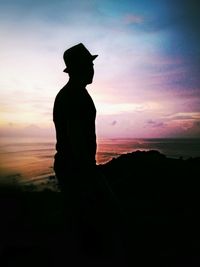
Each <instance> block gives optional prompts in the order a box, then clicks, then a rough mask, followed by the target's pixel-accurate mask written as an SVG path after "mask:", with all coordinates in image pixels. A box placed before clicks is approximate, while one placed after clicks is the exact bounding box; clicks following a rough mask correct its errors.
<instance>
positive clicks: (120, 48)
mask: <svg viewBox="0 0 200 267" xmlns="http://www.w3.org/2000/svg"><path fill="white" fill-rule="evenodd" d="M199 12H200V4H199V1H197V0H182V1H181V0H151V1H150V0H135V1H134V0H132V1H130V0H123V1H121V0H73V1H71V0H57V1H53V0H34V1H33V0H0V36H1V42H0V69H1V75H0V136H26V135H29V136H32V135H41V136H55V130H54V125H53V121H52V109H53V103H54V99H55V96H56V94H57V93H58V92H59V90H60V89H61V88H62V87H63V86H64V85H65V84H66V83H67V81H68V75H67V74H66V73H64V72H63V69H64V68H65V64H64V61H63V52H64V51H65V50H66V49H68V48H69V47H71V46H73V45H76V44H78V43H80V42H81V43H83V44H84V45H85V46H86V47H87V48H88V49H89V51H90V52H91V54H98V57H97V58H96V59H95V61H94V68H95V76H94V79H93V83H92V84H91V85H88V86H87V90H88V92H89V93H90V95H91V96H92V98H93V100H94V102H95V105H96V109H97V119H96V130H97V136H98V137H109V138H170V137H171V138H179V137H181V138H183V137H200V75H199V69H200V34H199V33H200V32H199V31H200V17H199Z"/></svg>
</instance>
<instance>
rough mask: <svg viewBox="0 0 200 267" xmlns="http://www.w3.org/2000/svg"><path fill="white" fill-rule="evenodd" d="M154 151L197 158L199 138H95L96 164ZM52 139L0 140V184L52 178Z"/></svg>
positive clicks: (172, 155)
mask: <svg viewBox="0 0 200 267" xmlns="http://www.w3.org/2000/svg"><path fill="white" fill-rule="evenodd" d="M152 149H153V150H158V151H160V152H161V153H163V154H165V155H166V156H168V157H173V158H179V157H182V158H190V157H200V139H99V140H98V146H97V156H96V160H97V164H103V163H106V162H108V161H110V160H111V159H112V158H114V157H118V156H119V155H120V154H124V153H129V152H133V151H136V150H143V151H144V150H145V151H147V150H152ZM54 154H55V140H52V139H46V138H11V137H7V138H0V184H5V183H6V184H10V183H16V182H17V183H30V182H34V181H42V180H45V179H47V178H48V177H49V176H51V175H53V174H54V172H53V160H54Z"/></svg>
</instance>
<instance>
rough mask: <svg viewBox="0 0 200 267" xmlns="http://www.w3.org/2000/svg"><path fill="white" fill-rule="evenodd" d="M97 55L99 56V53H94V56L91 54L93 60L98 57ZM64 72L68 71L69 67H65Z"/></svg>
mask: <svg viewBox="0 0 200 267" xmlns="http://www.w3.org/2000/svg"><path fill="white" fill-rule="evenodd" d="M97 57H98V55H92V56H91V59H92V61H93V60H95V58H97ZM63 72H66V73H68V68H65V69H64V70H63Z"/></svg>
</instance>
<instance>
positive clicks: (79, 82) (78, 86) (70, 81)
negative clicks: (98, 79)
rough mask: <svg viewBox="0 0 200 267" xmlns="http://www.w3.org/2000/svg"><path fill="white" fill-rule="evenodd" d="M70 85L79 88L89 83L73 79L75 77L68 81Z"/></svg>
mask: <svg viewBox="0 0 200 267" xmlns="http://www.w3.org/2000/svg"><path fill="white" fill-rule="evenodd" d="M68 84H69V85H73V86H75V87H77V88H83V89H84V88H85V87H86V85H87V84H85V83H84V82H83V81H80V80H77V79H73V78H69V81H68Z"/></svg>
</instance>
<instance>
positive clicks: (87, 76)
mask: <svg viewBox="0 0 200 267" xmlns="http://www.w3.org/2000/svg"><path fill="white" fill-rule="evenodd" d="M96 57H97V55H94V56H93V55H91V54H90V52H89V51H88V50H87V49H86V47H85V46H84V45H83V44H82V43H80V44H78V45H75V46H73V47H71V48H69V49H68V50H66V51H65V52H64V56H63V58H64V61H65V64H66V69H65V70H64V72H67V73H68V74H69V81H68V83H67V84H66V85H65V86H64V87H63V88H62V89H61V90H60V92H59V93H58V94H57V96H56V99H55V103H54V110H53V120H54V124H55V129H56V138H57V144H56V150H57V153H56V155H55V162H54V170H55V173H56V176H57V178H58V181H59V184H60V187H61V190H64V188H65V187H66V186H68V185H69V179H72V177H71V178H70V176H76V178H77V177H78V176H79V175H81V177H82V179H83V180H84V174H85V173H87V174H88V173H89V172H91V171H92V170H93V169H94V168H95V166H96V160H95V155H96V134H95V118H96V109H95V105H94V103H93V100H92V98H91V96H90V95H89V93H88V92H87V90H86V88H85V87H86V85H87V84H91V83H92V80H93V76H94V68H93V60H94V59H95V58H96ZM70 182H71V181H70ZM77 182H78V181H76V184H77ZM79 182H82V181H79Z"/></svg>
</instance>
